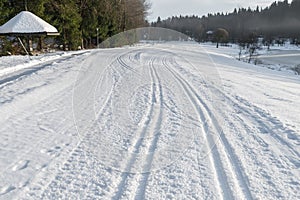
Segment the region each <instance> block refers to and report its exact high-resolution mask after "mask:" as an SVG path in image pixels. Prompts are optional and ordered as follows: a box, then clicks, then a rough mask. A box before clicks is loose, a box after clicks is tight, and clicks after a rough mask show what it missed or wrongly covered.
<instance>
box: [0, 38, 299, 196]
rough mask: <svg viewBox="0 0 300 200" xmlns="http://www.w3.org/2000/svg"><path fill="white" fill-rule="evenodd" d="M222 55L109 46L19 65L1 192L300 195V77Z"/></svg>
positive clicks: (182, 47) (8, 109)
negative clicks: (31, 67)
mask: <svg viewBox="0 0 300 200" xmlns="http://www.w3.org/2000/svg"><path fill="white" fill-rule="evenodd" d="M213 51H214V49H208V48H206V47H203V48H201V47H199V46H198V45H197V44H192V43H183V44H180V43H178V44H177V43H173V44H172V43H171V44H159V45H153V46H152V45H149V46H138V47H130V48H119V49H106V50H98V51H93V52H87V53H84V54H78V55H73V56H70V57H67V58H64V59H62V60H60V61H59V60H58V61H55V62H51V61H47V63H44V65H43V64H40V65H39V66H37V67H36V68H34V69H36V70H32V71H27V72H26V73H24V71H23V72H22V71H20V72H18V71H14V72H13V73H14V74H13V76H10V78H9V79H6V80H7V81H3V83H2V82H0V101H1V104H0V144H1V145H0V174H1V175H0V199H12V198H13V199H59V198H61V199H299V198H300V193H299V190H300V178H299V177H300V174H299V171H300V170H299V168H300V161H299V160H300V148H299V145H300V135H299V133H300V120H299V119H300V116H299V113H300V101H299V98H300V93H299V92H300V81H299V78H298V77H295V76H283V75H281V74H280V73H279V72H278V73H277V72H272V71H268V70H266V69H260V68H259V67H254V66H252V65H248V64H245V63H242V62H238V61H235V60H234V59H232V58H230V56H227V55H225V54H222V53H220V52H213ZM18 73H20V74H18ZM21 73H23V74H21Z"/></svg>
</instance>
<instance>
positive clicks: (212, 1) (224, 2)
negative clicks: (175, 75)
mask: <svg viewBox="0 0 300 200" xmlns="http://www.w3.org/2000/svg"><path fill="white" fill-rule="evenodd" d="M274 1H275V0H148V2H150V3H151V4H152V6H151V10H150V15H149V17H148V19H149V21H156V19H157V17H158V16H160V17H161V18H162V19H165V18H168V17H170V16H173V15H180V14H181V15H192V14H195V15H198V16H202V15H206V14H207V13H215V12H224V13H225V12H232V11H233V10H234V8H239V7H249V6H250V7H251V8H255V7H256V5H258V6H262V7H266V6H269V5H270V4H271V3H272V2H274ZM289 2H290V1H289Z"/></svg>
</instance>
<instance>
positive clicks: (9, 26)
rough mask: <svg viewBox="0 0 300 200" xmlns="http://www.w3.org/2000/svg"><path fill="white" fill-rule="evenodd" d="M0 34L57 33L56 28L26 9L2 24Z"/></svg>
mask: <svg viewBox="0 0 300 200" xmlns="http://www.w3.org/2000/svg"><path fill="white" fill-rule="evenodd" d="M0 34H47V35H57V34H58V31H57V29H56V28H55V27H54V26H52V25H50V24H49V23H47V22H45V21H44V20H42V19H41V18H39V17H38V16H36V15H34V14H33V13H31V12H28V11H22V12H20V13H19V14H18V15H16V16H15V17H13V18H12V19H10V20H9V21H8V22H6V23H5V24H4V25H3V26H0Z"/></svg>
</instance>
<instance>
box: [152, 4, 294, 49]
mask: <svg viewBox="0 0 300 200" xmlns="http://www.w3.org/2000/svg"><path fill="white" fill-rule="evenodd" d="M151 25H152V26H154V27H163V28H169V29H173V30H177V31H180V32H182V33H185V34H187V35H188V36H190V37H192V38H194V39H195V40H196V41H207V40H209V39H210V34H208V33H211V32H213V31H215V30H217V29H219V28H222V29H225V30H226V31H227V32H228V33H229V36H228V39H229V41H231V42H247V43H249V42H251V41H249V40H253V39H255V38H257V37H263V38H264V41H265V42H266V43H268V42H271V41H273V40H276V39H280V38H291V39H292V40H293V42H294V43H297V44H299V43H300V0H293V1H292V2H291V3H288V0H284V1H278V2H274V3H272V4H271V5H270V6H268V7H266V8H260V7H258V6H257V7H256V9H251V8H250V7H249V8H239V9H234V11H233V12H231V13H225V14H224V13H215V14H208V15H206V16H202V17H199V16H196V15H193V16H179V17H178V16H173V17H170V18H168V19H165V20H161V18H160V17H158V19H157V21H156V22H153V23H152V24H151Z"/></svg>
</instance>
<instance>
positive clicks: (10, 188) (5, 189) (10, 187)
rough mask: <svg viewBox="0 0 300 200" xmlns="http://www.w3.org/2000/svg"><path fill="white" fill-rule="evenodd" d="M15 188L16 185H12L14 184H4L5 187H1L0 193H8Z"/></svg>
mask: <svg viewBox="0 0 300 200" xmlns="http://www.w3.org/2000/svg"><path fill="white" fill-rule="evenodd" d="M15 189H16V187H15V186H12V185H7V186H4V187H2V188H0V195H4V194H7V193H9V192H11V191H13V190H15Z"/></svg>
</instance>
